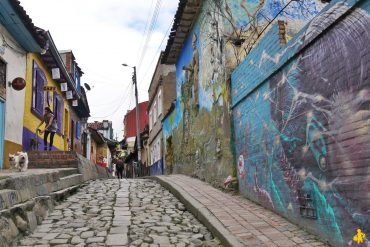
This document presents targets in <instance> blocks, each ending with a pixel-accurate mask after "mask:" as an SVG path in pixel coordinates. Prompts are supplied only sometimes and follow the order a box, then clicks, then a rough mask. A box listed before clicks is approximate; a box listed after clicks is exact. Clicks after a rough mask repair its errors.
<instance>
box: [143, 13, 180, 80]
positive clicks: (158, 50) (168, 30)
mask: <svg viewBox="0 0 370 247" xmlns="http://www.w3.org/2000/svg"><path fill="white" fill-rule="evenodd" d="M173 21H174V19H172V21H171V23H170V25H169V26H168V29H167V31H166V33H165V34H164V36H163V39H162V41H161V44H160V45H159V47H158V49H157V51H156V52H155V54H154V57H153V59H152V61H151V62H150V64H149V66H148V69H147V70H146V72H145V74H144V76H143V77H142V78H143V79H142V80H144V79H145V78H146V75H147V74H148V72H149V69H150V67H151V66H152V64H153V62H154V61H155V58H156V57H157V54H158V53H159V52H160V50H161V48H162V45H163V42H164V41H165V39H166V38H167V37H168V33H169V32H170V30H171V27H172V24H173ZM142 80H140V82H141V81H142Z"/></svg>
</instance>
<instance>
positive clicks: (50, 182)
mask: <svg viewBox="0 0 370 247" xmlns="http://www.w3.org/2000/svg"><path fill="white" fill-rule="evenodd" d="M60 153H63V152H60ZM75 157H76V160H77V164H78V165H77V168H60V169H35V170H33V169H31V170H28V171H27V172H25V173H18V172H13V173H11V172H10V171H8V172H7V173H4V174H1V175H2V176H5V178H3V179H1V180H0V247H2V246H13V244H14V243H15V242H16V240H17V239H18V238H20V237H22V236H24V235H27V234H29V233H30V232H32V231H33V230H34V229H35V228H36V226H37V225H38V224H41V222H42V220H43V219H44V218H45V217H46V216H47V215H48V214H49V213H50V212H51V211H53V209H54V206H55V205H56V204H58V202H59V201H61V200H63V199H64V198H66V197H68V196H69V195H70V194H72V193H74V192H75V191H76V190H78V188H79V187H80V186H83V184H84V183H85V182H88V181H89V180H95V179H106V178H109V177H110V175H109V173H108V172H107V170H106V169H104V168H102V167H100V166H97V165H95V164H93V163H91V162H90V161H89V160H87V159H86V158H84V157H83V156H81V155H78V154H77V155H76V156H75ZM51 166H53V164H51Z"/></svg>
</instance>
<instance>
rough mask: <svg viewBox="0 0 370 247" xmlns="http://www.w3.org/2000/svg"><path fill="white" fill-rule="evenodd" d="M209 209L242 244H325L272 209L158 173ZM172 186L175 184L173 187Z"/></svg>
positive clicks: (285, 246) (260, 246)
mask: <svg viewBox="0 0 370 247" xmlns="http://www.w3.org/2000/svg"><path fill="white" fill-rule="evenodd" d="M158 178H159V179H160V180H162V181H165V182H166V183H167V184H169V185H170V186H172V187H173V188H175V190H177V191H178V192H180V193H181V194H187V196H190V197H192V198H193V199H195V200H196V201H197V202H199V203H200V204H201V206H202V207H204V208H206V209H207V210H209V212H210V214H213V215H214V216H215V217H216V218H217V219H218V220H219V221H220V222H221V223H222V224H223V225H224V226H225V227H226V228H227V229H228V230H229V231H230V232H231V233H232V234H233V235H235V236H237V237H239V239H240V240H241V241H242V242H243V244H244V245H245V246H254V247H256V246H258V247H265V246H268V247H270V246H283V247H290V246H292V247H293V246H297V247H313V246H319V247H322V246H328V245H326V244H324V243H322V242H320V241H319V240H318V239H317V238H316V237H315V236H314V235H311V234H309V233H307V232H306V231H304V230H302V229H300V228H299V227H297V226H296V225H294V224H292V223H290V222H288V221H287V220H286V219H284V218H282V217H280V216H279V215H277V214H276V213H274V212H272V211H270V210H267V209H265V208H263V207H262V206H260V205H257V204H256V203H254V202H252V201H250V200H247V199H246V198H243V197H241V196H233V195H230V194H226V193H224V192H222V191H220V190H217V189H215V188H213V187H212V186H210V185H209V184H207V183H205V182H202V181H200V180H198V179H194V178H191V177H188V176H184V175H170V176H162V177H158ZM174 186H175V187H174Z"/></svg>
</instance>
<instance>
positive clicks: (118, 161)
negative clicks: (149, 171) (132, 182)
mask: <svg viewBox="0 0 370 247" xmlns="http://www.w3.org/2000/svg"><path fill="white" fill-rule="evenodd" d="M114 163H115V164H116V172H117V178H118V179H122V178H123V168H124V165H123V161H122V160H121V159H118V158H116V159H115V162H114Z"/></svg>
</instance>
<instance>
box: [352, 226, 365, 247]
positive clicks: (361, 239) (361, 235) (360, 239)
mask: <svg viewBox="0 0 370 247" xmlns="http://www.w3.org/2000/svg"><path fill="white" fill-rule="evenodd" d="M364 238H366V234H365V233H363V232H362V231H361V229H357V234H356V235H355V236H353V241H355V242H356V243H358V244H362V243H363V242H364Z"/></svg>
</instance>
